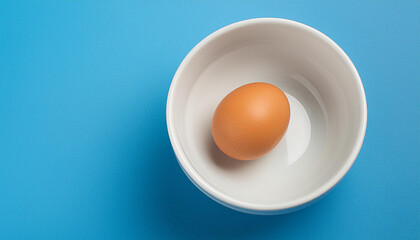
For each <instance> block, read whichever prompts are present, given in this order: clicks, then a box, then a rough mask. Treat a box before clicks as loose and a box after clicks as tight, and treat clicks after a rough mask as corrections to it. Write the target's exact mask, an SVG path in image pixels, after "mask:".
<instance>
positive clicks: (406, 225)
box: [0, 1, 420, 240]
mask: <svg viewBox="0 0 420 240" xmlns="http://www.w3.org/2000/svg"><path fill="white" fill-rule="evenodd" d="M392 2H395V3H392ZM255 17H281V18H287V19H292V20H296V21H299V22H302V23H305V24H308V25H310V26H312V27H314V28H316V29H318V30H320V31H321V32H323V33H325V34H326V35H328V36H329V37H331V38H332V39H333V40H334V41H336V42H337V43H338V44H339V45H340V46H341V47H342V48H343V49H344V51H345V52H346V53H347V54H348V55H349V57H350V58H351V59H352V61H353V62H354V64H355V66H356V68H357V69H358V71H359V73H360V76H361V78H362V81H363V84H364V87H365V90H366V96H367V103H368V127H367V132H366V138H365V142H364V145H363V148H362V150H361V152H360V155H359V157H358V159H357V160H356V163H355V164H354V166H353V167H352V169H351V170H350V171H349V173H348V174H347V175H346V177H345V178H344V179H343V181H342V182H340V184H338V186H337V187H336V188H335V189H334V190H333V191H332V192H331V193H330V194H329V195H328V196H327V197H325V198H324V199H323V200H322V201H320V202H319V203H317V204H315V205H313V206H311V207H309V208H306V209H304V210H301V211H298V212H295V213H291V214H287V215H281V216H254V215H247V214H243V213H239V212H235V211H233V210H230V209H228V208H225V207H223V206H221V205H219V204H217V203H215V202H213V201H212V200H210V199H209V198H207V197H206V196H205V195H204V194H202V193H201V192H200V191H199V190H198V189H196V188H195V187H194V186H193V184H192V183H190V181H189V180H188V179H187V177H186V176H185V175H184V173H183V172H182V171H181V169H180V167H179V166H178V164H177V162H176V159H175V157H174V154H173V152H172V148H171V145H170V142H169V138H168V135H167V130H166V120H165V107H166V96H167V92H168V89H169V86H170V83H171V80H172V77H173V75H174V73H175V71H176V69H177V67H178V65H179V64H180V63H181V61H182V59H183V58H184V56H185V55H186V54H187V53H188V51H189V50H191V49H192V48H193V47H194V46H195V44H197V43H198V42H199V41H200V40H201V39H203V38H204V37H206V36H207V35H209V34H210V33H212V32H213V31H215V30H217V29H219V28H221V27H223V26H225V25H228V24H231V23H234V22H236V21H240V20H244V19H249V18H255ZM419 76H420V1H401V2H400V1H356V2H354V1H352V2H347V3H345V2H341V1H340V2H335V1H334V2H333V1H331V2H324V1H323V2H318V1H313V2H312V1H311V2H306V1H303V2H291V1H290V2H289V1H286V2H277V1H264V2H257V1H255V2H248V1H211V2H207V1H191V2H190V1H178V2H176V1H159V2H158V1H150V2H140V1H87V2H84V1H75V2H74V1H63V2H59V3H58V2H53V1H42V2H35V1H28V2H23V1H7V2H4V1H2V2H0V239H5V240H6V239H42V240H48V239H169V238H170V239H176V238H184V239H185V238H198V237H200V238H211V239H219V238H240V239H255V238H258V239H264V238H266V239H270V238H271V239H280V238H285V239H308V238H311V239H325V238H333V239H367V238H369V239H384V238H385V239H391V238H393V239H398V238H399V239H420V177H419V175H420V160H419V155H420V120H419V119H420V78H419Z"/></svg>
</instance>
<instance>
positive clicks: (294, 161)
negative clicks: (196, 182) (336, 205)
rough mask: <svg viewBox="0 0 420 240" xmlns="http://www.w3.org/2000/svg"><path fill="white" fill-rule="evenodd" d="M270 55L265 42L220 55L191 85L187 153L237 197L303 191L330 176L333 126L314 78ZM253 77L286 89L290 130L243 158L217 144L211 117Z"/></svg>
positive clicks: (289, 195)
mask: <svg viewBox="0 0 420 240" xmlns="http://www.w3.org/2000/svg"><path fill="white" fill-rule="evenodd" d="M249 55H252V58H250V57H246V56H249ZM270 56H271V55H270V53H269V52H267V51H264V49H261V46H258V45H252V46H250V47H243V48H240V49H237V50H235V51H231V52H228V53H225V54H224V55H223V56H220V57H218V58H215V60H214V61H213V62H212V63H211V64H209V65H208V67H207V68H206V69H205V70H204V71H203V72H202V74H201V75H200V77H199V79H197V81H196V83H195V85H194V87H193V88H192V90H191V91H190V94H189V96H188V100H187V103H188V104H187V106H186V110H185V116H184V123H185V125H184V128H185V130H184V131H183V132H184V134H185V139H186V141H185V143H184V144H185V146H186V147H185V149H188V151H186V154H187V156H188V158H189V159H190V161H191V164H192V166H193V167H194V168H195V170H196V171H197V172H198V174H200V175H201V177H202V178H203V179H206V181H207V182H208V184H209V185H211V186H212V187H213V188H215V189H217V190H219V191H220V192H221V193H223V194H225V195H227V196H229V197H231V198H233V199H235V200H237V201H241V202H246V203H252V204H264V205H270V204H278V203H282V202H288V201H292V200H296V199H299V198H301V197H304V196H305V195H307V194H309V193H310V192H312V191H313V190H314V189H316V188H318V187H319V186H321V185H322V184H323V183H325V181H327V179H328V177H329V176H328V174H327V173H326V174H322V172H325V171H322V170H320V169H321V168H322V167H323V162H324V161H325V159H324V158H323V152H324V146H325V142H326V138H327V126H328V124H327V118H326V114H325V107H324V104H323V102H322V99H321V98H320V97H319V94H318V92H317V91H316V89H315V88H314V87H313V86H312V85H311V83H310V81H308V80H307V79H305V78H304V77H302V76H301V75H299V74H297V73H294V74H287V71H283V70H284V69H281V68H279V66H280V65H281V63H280V62H278V61H273V58H271V57H270ZM227 66H228V67H227ZM251 82H268V83H271V84H273V85H275V86H277V87H279V88H280V89H282V90H283V91H284V92H285V93H286V96H287V98H288V99H289V102H290V107H291V118H290V123H289V127H288V130H287V132H286V134H285V135H284V137H283V138H282V140H281V141H280V142H279V144H278V145H277V146H276V147H275V148H274V149H273V150H272V151H271V152H270V153H268V154H267V155H265V156H263V157H261V158H260V159H256V160H253V161H238V160H234V159H231V158H229V157H227V156H226V155H225V154H223V153H222V152H221V151H220V150H219V149H218V147H217V146H216V145H215V143H214V141H213V138H212V135H211V120H212V116H213V113H214V110H215V109H216V107H217V105H218V103H219V102H220V101H221V100H222V99H223V97H225V96H226V95H227V94H228V93H229V92H231V91H232V90H234V89H236V88H237V87H239V86H242V85H245V84H247V83H251ZM320 173H321V174H320Z"/></svg>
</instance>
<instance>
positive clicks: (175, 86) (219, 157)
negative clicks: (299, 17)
mask: <svg viewBox="0 0 420 240" xmlns="http://www.w3.org/2000/svg"><path fill="white" fill-rule="evenodd" d="M251 82H268V83H271V84H274V85H276V86H278V87H279V88H280V89H282V90H283V91H284V92H285V93H286V95H287V97H288V99H289V102H290V105H291V119H290V124H289V128H288V130H287V132H286V134H285V136H284V137H283V139H282V140H281V141H280V143H279V144H278V145H277V147H276V148H275V149H274V150H272V151H271V152H270V153H269V154H267V155H265V156H263V157H262V158H260V159H257V160H253V161H237V160H233V159H230V158H229V157H227V156H226V155H224V154H223V153H222V152H221V151H220V150H219V149H218V148H217V146H216V145H215V143H214V142H213V138H212V135H211V119H212V116H213V112H214V110H215V109H216V106H217V105H218V103H219V102H220V101H221V100H222V99H223V97H224V96H226V95H227V94H228V93H229V92H231V91H232V90H234V89H236V88H237V87H239V86H242V85H244V84H247V83H251ZM166 115H167V125H168V132H169V136H170V139H171V143H172V146H173V148H174V151H175V154H176V156H177V158H178V161H179V164H180V165H181V167H182V169H183V170H184V172H185V173H186V175H187V176H188V177H189V178H190V180H191V181H192V182H193V183H194V184H195V185H196V186H197V187H198V188H199V189H200V190H202V191H203V192H204V193H205V194H207V195H208V196H209V197H211V198H212V199H214V200H216V201H217V202H219V203H221V204H223V205H225V206H228V207H231V208H233V209H236V210H239V211H243V212H248V213H256V214H279V213H286V212H290V211H294V210H297V209H299V208H302V207H304V206H307V205H308V204H310V203H312V202H314V200H315V199H318V198H319V197H321V196H322V195H324V194H325V193H327V192H328V191H329V190H330V189H331V188H332V187H333V186H334V185H336V184H337V183H338V182H339V181H340V179H341V178H343V176H344V175H345V174H346V173H347V171H348V170H349V169H350V167H351V166H352V164H353V162H354V161H355V159H356V157H357V155H358V153H359V150H360V148H361V146H362V143H363V139H364V135H365V130H366V122H367V107H366V98H365V93H364V89H363V85H362V82H361V80H360V77H359V75H358V73H357V70H356V68H355V67H354V65H353V63H352V62H351V61H350V59H349V58H348V57H347V55H346V54H345V53H344V52H343V50H341V48H340V47H339V46H337V44H336V43H334V42H333V41H332V40H331V39H330V38H328V37H327V36H325V35H324V34H322V33H321V32H319V31H317V30H315V29H313V28H311V27H309V26H306V25H304V24H301V23H297V22H294V21H290V20H285V19H274V18H260V19H251V20H246V21H242V22H238V23H234V24H232V25H229V26H227V27H224V28H222V29H220V30H218V31H216V32H214V33H212V34H211V35H210V36H208V37H207V38H205V39H204V40H202V41H201V42H200V43H199V44H198V45H197V46H195V47H194V49H193V50H191V52H190V53H189V54H188V55H187V56H186V57H185V59H184V61H183V62H182V63H181V65H180V66H179V68H178V70H177V72H176V74H175V76H174V79H173V81H172V84H171V88H170V90H169V95H168V102H167V112H166ZM186 197H188V196H186Z"/></svg>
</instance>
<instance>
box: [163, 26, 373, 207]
mask: <svg viewBox="0 0 420 240" xmlns="http://www.w3.org/2000/svg"><path fill="white" fill-rule="evenodd" d="M266 23H270V24H287V25H290V26H293V27H296V28H300V29H302V30H304V31H308V32H310V33H312V34H314V35H315V36H316V37H318V38H320V39H321V40H323V41H324V42H325V43H327V44H328V45H329V46H330V47H332V48H333V49H334V50H335V51H336V52H337V53H338V54H339V55H340V57H341V58H342V59H344V60H345V63H346V65H347V66H348V67H349V69H350V71H351V73H352V75H353V78H354V79H355V80H356V84H357V86H358V92H359V94H360V95H359V96H360V97H361V98H362V99H361V106H360V107H361V108H360V109H361V112H362V114H361V117H360V119H359V121H360V122H361V123H362V125H361V128H359V129H358V133H357V140H356V144H355V145H354V146H353V149H352V151H351V154H350V155H349V156H348V157H347V160H346V161H345V164H344V165H343V166H342V167H341V168H340V169H339V171H337V172H336V173H335V174H334V175H333V176H332V177H331V178H329V179H328V180H327V181H326V182H325V183H324V184H323V185H321V186H319V187H318V188H316V189H315V190H314V191H312V192H310V193H309V194H306V195H304V196H302V197H300V198H297V199H294V200H291V201H287V202H283V203H276V204H256V203H247V202H242V201H239V200H237V199H235V198H233V197H231V196H229V195H227V194H225V193H223V192H221V191H219V190H218V189H216V188H215V187H213V186H212V185H210V184H209V183H208V182H207V181H206V180H205V179H204V178H203V177H202V176H201V175H200V174H199V173H198V172H197V171H196V170H195V169H194V167H193V166H192V164H191V163H190V161H189V160H188V158H187V156H186V154H185V152H184V150H183V148H182V146H181V143H180V141H179V140H178V136H176V135H175V127H174V122H173V117H174V111H173V98H174V97H173V96H174V92H175V91H176V89H177V86H178V85H179V76H180V74H181V73H182V72H183V71H184V69H185V67H186V66H187V65H188V63H189V62H190V60H191V58H192V57H193V56H194V55H195V54H196V53H197V52H198V51H199V50H200V49H201V48H203V47H204V46H205V45H206V44H207V43H209V42H210V41H212V40H213V39H215V38H217V37H219V36H221V35H222V34H224V33H226V32H229V31H231V30H234V29H237V28H240V27H243V26H246V25H252V24H266ZM166 122H167V129H168V134H169V138H170V141H171V144H172V147H173V149H174V152H175V155H176V157H177V160H178V163H179V165H180V166H181V168H182V170H183V171H184V172H185V174H186V175H187V177H188V178H189V179H190V180H191V182H193V183H194V184H195V185H196V186H197V187H198V188H199V189H200V190H201V191H203V192H204V193H205V194H206V195H208V196H211V198H215V200H219V201H221V202H223V203H227V205H232V206H235V207H238V208H242V209H246V210H252V211H264V212H269V211H281V210H287V209H291V208H296V207H299V206H301V205H303V204H305V203H309V202H311V201H313V200H315V199H317V198H319V197H320V196H322V195H324V194H325V193H327V192H328V191H329V190H330V189H332V188H333V187H334V186H335V185H336V184H337V183H338V182H340V180H341V179H342V178H343V177H344V176H345V175H346V173H347V172H348V171H349V170H350V168H351V166H352V165H353V163H354V162H355V160H356V158H357V156H358V154H359V152H360V149H361V147H362V144H363V140H364V137H365V133H366V125H367V103H366V95H365V91H364V88H363V84H362V81H361V79H360V76H359V73H358V72H357V70H356V68H355V66H354V64H353V62H352V61H351V60H350V58H349V57H348V56H347V54H346V53H345V52H344V51H343V50H342V49H341V48H340V47H339V46H338V45H337V44H336V43H335V42H334V41H333V40H331V39H330V38H329V37H327V36H326V35H325V34H323V33H321V32H320V31H318V30H316V29H314V28H312V27H310V26H308V25H305V24H303V23H299V22H296V21H292V20H288V19H282V18H253V19H248V20H244V21H239V22H236V23H233V24H230V25H227V26H225V27H223V28H221V29H219V30H217V31H215V32H213V33H212V34H210V35H208V36H207V37H206V38H204V39H203V40H201V41H200V42H199V43H198V44H197V45H196V46H195V47H194V48H193V49H192V50H191V51H190V52H189V53H188V54H187V56H186V57H185V58H184V60H183V61H182V62H181V64H180V65H179V67H178V69H177V71H176V73H175V75H174V77H173V79H172V83H171V86H170V88H169V92H168V98H167V105H166Z"/></svg>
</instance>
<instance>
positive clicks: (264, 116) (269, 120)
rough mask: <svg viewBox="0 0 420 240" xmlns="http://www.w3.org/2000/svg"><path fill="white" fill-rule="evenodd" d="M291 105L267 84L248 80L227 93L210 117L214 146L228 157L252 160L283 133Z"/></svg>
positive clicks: (272, 86) (277, 140)
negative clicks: (211, 117)
mask: <svg viewBox="0 0 420 240" xmlns="http://www.w3.org/2000/svg"><path fill="white" fill-rule="evenodd" d="M289 120H290V106H289V101H288V100H287V97H286V95H284V93H283V92H282V91H281V90H280V89H279V88H277V87H276V86H274V85H271V84H269V83H262V82H258V83H250V84H247V85H244V86H242V87H239V88H237V89H235V90H234V91H232V92H231V93H229V94H228V95H227V96H226V97H225V98H223V100H222V101H221V102H220V103H219V105H218V106H217V108H216V111H215V112H214V115H213V120H212V134H213V138H214V141H215V143H216V145H217V146H218V147H219V148H220V150H222V152H224V153H225V154H226V155H228V156H229V157H231V158H235V159H238V160H252V159H256V158H259V157H261V156H263V155H264V154H266V153H268V152H269V151H270V150H272V149H273V148H274V147H275V146H276V145H277V143H278V142H279V141H280V139H281V138H282V137H283V135H284V133H285V132H286V129H287V126H288V125H289Z"/></svg>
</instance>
